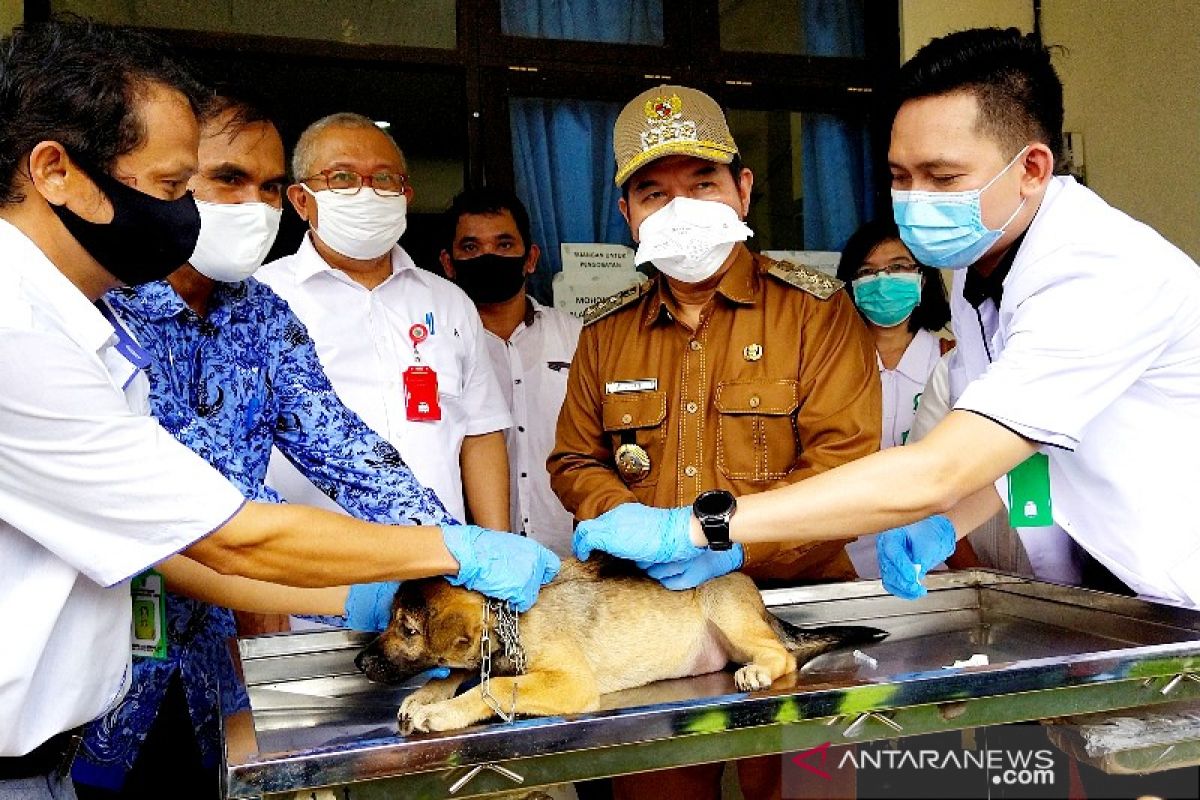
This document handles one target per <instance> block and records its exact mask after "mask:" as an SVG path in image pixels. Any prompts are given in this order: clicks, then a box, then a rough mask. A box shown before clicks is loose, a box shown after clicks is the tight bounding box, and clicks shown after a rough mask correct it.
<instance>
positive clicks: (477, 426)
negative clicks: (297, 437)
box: [254, 236, 512, 520]
mask: <svg viewBox="0 0 1200 800" xmlns="http://www.w3.org/2000/svg"><path fill="white" fill-rule="evenodd" d="M391 255H392V274H391V276H390V277H388V278H387V280H385V281H384V282H383V283H381V284H379V285H378V286H376V287H375V288H374V289H370V290H368V289H366V288H365V287H363V286H361V285H360V284H358V283H355V282H354V280H353V279H352V278H351V277H350V276H349V275H347V274H346V273H344V272H342V271H341V270H338V269H335V268H333V267H331V266H329V265H328V264H327V263H326V262H325V259H323V258H321V256H320V254H319V253H317V251H316V249H315V248H314V247H313V245H312V241H311V239H310V237H308V236H305V237H304V242H303V243H302V244H301V245H300V249H299V250H298V251H296V253H295V255H291V256H287V257H285V258H281V259H279V260H278V261H274V262H272V263H270V264H267V265H266V266H264V267H263V268H262V269H260V270H259V271H258V272H256V273H255V275H254V277H256V278H258V279H259V280H260V281H262V282H263V283H265V284H267V285H268V286H270V287H271V288H272V289H274V290H275V292H276V293H277V294H279V296H280V297H282V298H283V299H284V300H286V301H287V303H288V305H290V306H291V307H292V311H294V312H295V314H296V316H297V317H299V318H300V321H301V322H303V323H304V325H305V327H307V328H308V332H309V335H310V336H312V338H313V341H314V342H315V344H316V346H317V355H318V356H320V358H321V364H322V366H324V367H325V372H326V374H327V375H328V376H329V380H330V382H331V383H332V384H333V388H334V390H335V391H337V393H338V396H339V397H340V398H341V399H342V402H344V403H345V404H346V406H347V407H348V408H350V409H351V410H353V411H354V412H355V413H357V414H358V415H359V416H360V417H362V419H363V422H365V423H367V425H368V426H369V427H370V428H372V429H374V430H375V431H376V432H377V433H379V434H380V435H381V436H383V437H384V438H386V439H387V440H388V441H389V442H391V443H392V445H394V446H395V448H396V449H397V450H399V451H400V455H401V456H402V457H403V458H404V461H405V463H407V464H408V466H409V468H410V469H411V470H412V471H413V474H414V475H415V476H416V477H417V480H419V481H420V482H421V483H422V484H424V485H425V486H427V487H429V488H430V489H433V491H434V492H435V493H436V494H437V496H438V498H439V499H440V500H441V501H442V503H443V505H445V506H446V509H447V510H448V511H449V512H450V513H451V514H453V515H454V516H455V517H456V518H457V519H459V520H465V519H466V505H465V503H464V502H463V489H462V470H461V468H460V466H459V452H460V451H461V449H462V442H463V439H464V438H465V437H467V436H477V435H480V434H484V433H491V432H492V431H498V430H502V429H504V428H507V427H509V426H511V425H512V418H511V417H510V416H509V413H508V405H507V404H506V403H505V400H504V396H503V395H502V394H501V392H500V386H499V384H498V383H497V382H496V376H495V374H494V373H493V372H492V367H491V364H490V360H489V358H488V354H487V347H486V345H485V344H484V335H483V333H484V331H483V323H481V322H480V321H479V312H477V311H476V310H475V306H474V305H472V303H471V301H470V299H469V298H468V297H467V296H466V294H464V293H463V291H462V290H461V289H459V288H458V287H457V286H455V285H454V284H453V283H451V282H450V281H448V280H446V279H445V278H440V277H438V276H437V275H434V274H433V273H431V272H428V271H427V270H423V269H420V268H419V267H417V265H416V264H414V263H413V261H412V259H411V258H409V256H408V253H406V252H404V250H403V249H401V248H400V247H399V246H397V247H394V248H392V254H391ZM417 323H420V324H422V325H425V326H426V327H427V328H428V329H429V338H428V339H426V340H425V341H424V342H422V343H421V345H420V347H419V352H420V357H421V360H420V363H421V364H424V365H426V366H429V367H432V368H433V370H434V371H435V372H436V373H437V383H438V403H439V405H440V406H441V412H442V418H441V419H440V420H437V421H426V422H414V421H409V419H408V416H407V412H406V411H405V406H404V385H403V374H404V371H405V370H406V369H408V368H409V367H411V366H414V365H416V364H417V363H418V362H417V359H416V357H415V354H414V350H413V343H412V340H411V339H410V338H409V328H410V327H412V326H413V325H414V324H417ZM267 483H268V484H269V485H271V486H273V487H275V488H276V489H278V490H279V492H280V493H281V494H282V495H283V496H284V497H285V498H287V499H288V500H290V501H292V502H296V503H306V504H310V505H316V506H321V507H322V508H328V509H332V510H335V511H341V509H340V508H339V507H338V506H337V504H335V503H334V502H333V501H332V500H330V499H329V498H327V497H326V496H325V495H324V494H322V493H321V491H320V490H319V489H317V487H315V486H313V485H312V483H310V482H309V481H308V479H307V478H305V477H304V476H303V475H301V474H300V472H299V471H298V470H297V469H296V468H295V467H293V466H292V465H291V463H290V462H288V460H287V459H286V458H284V457H283V456H282V455H281V454H280V453H279V452H277V451H275V452H272V454H271V465H270V467H269V469H268V471H267ZM342 513H345V512H342Z"/></svg>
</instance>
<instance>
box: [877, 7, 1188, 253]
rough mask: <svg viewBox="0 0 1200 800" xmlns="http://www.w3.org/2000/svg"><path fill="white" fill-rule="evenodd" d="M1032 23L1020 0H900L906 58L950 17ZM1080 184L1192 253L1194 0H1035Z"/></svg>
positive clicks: (965, 22) (955, 25) (971, 23)
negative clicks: (1079, 146)
mask: <svg viewBox="0 0 1200 800" xmlns="http://www.w3.org/2000/svg"><path fill="white" fill-rule="evenodd" d="M986 25H995V26H1000V27H1006V26H1016V27H1018V28H1021V29H1022V30H1025V31H1030V30H1032V29H1033V3H1032V2H1031V0H900V26H901V32H900V45H901V52H902V54H903V56H904V57H905V58H908V57H910V56H911V55H912V54H913V53H914V52H916V50H917V49H918V48H920V47H921V45H923V44H924V43H925V42H927V41H929V39H931V38H933V37H935V36H940V35H942V34H945V33H950V32H951V31H955V30H960V29H962V28H969V27H977V26H986ZM1042 37H1043V40H1044V41H1045V42H1046V43H1047V44H1051V45H1054V44H1058V45H1063V46H1064V47H1065V48H1066V52H1061V53H1058V52H1056V53H1055V54H1054V56H1053V58H1054V64H1055V67H1056V68H1057V69H1058V71H1059V75H1060V76H1061V77H1062V79H1063V89H1064V104H1065V112H1066V118H1065V125H1064V127H1065V128H1066V130H1068V131H1078V132H1082V133H1083V134H1084V156H1085V168H1086V172H1087V180H1088V185H1089V186H1091V188H1093V189H1095V190H1096V191H1097V192H1098V193H1099V194H1100V195H1101V196H1103V197H1104V198H1105V199H1107V200H1108V201H1109V202H1110V203H1112V204H1113V205H1115V206H1117V207H1118V208H1120V209H1122V210H1124V211H1126V212H1128V213H1129V214H1131V215H1133V216H1134V217H1136V218H1138V219H1140V220H1142V221H1143V222H1146V223H1147V224H1149V225H1151V226H1153V227H1154V228H1156V229H1157V230H1159V231H1160V232H1161V233H1162V234H1163V235H1164V236H1166V237H1167V238H1168V239H1170V240H1171V241H1172V242H1174V243H1175V244H1177V245H1178V246H1179V247H1181V248H1183V249H1184V250H1185V251H1187V252H1188V253H1189V254H1190V255H1191V256H1192V257H1193V258H1195V259H1198V260H1200V2H1197V1H1196V0H1043V1H1042Z"/></svg>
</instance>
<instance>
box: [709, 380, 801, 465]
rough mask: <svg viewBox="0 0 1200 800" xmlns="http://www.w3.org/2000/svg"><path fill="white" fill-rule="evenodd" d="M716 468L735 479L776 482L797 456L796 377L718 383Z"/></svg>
mask: <svg viewBox="0 0 1200 800" xmlns="http://www.w3.org/2000/svg"><path fill="white" fill-rule="evenodd" d="M714 405H715V406H716V409H717V469H719V470H720V471H721V474H723V475H724V476H725V477H726V478H729V479H730V480H739V481H776V480H779V479H781V478H784V477H786V476H787V474H788V473H789V472H791V471H792V469H793V467H795V465H796V460H797V459H798V458H799V457H800V442H799V436H798V434H797V431H796V409H798V408H799V407H800V391H799V386H798V384H797V382H796V381H794V380H777V381H722V382H720V383H718V384H717V392H716V398H715V400H714Z"/></svg>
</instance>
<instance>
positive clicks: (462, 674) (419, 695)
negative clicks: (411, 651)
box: [397, 669, 471, 736]
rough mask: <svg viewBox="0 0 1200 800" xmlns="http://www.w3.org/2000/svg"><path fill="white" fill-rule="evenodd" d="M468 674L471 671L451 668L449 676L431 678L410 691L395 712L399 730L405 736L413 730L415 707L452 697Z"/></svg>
mask: <svg viewBox="0 0 1200 800" xmlns="http://www.w3.org/2000/svg"><path fill="white" fill-rule="evenodd" d="M470 675H471V673H470V672H468V671H467V670H463V669H456V670H452V671H451V672H450V675H449V677H446V678H441V679H436V680H431V681H429V682H427V683H426V684H425V685H424V686H422V687H420V688H419V689H415V690H414V691H412V692H411V693H410V694H409V695H408V697H405V698H404V700H403V701H402V702H401V703H400V711H399V713H398V714H397V718H398V719H399V721H400V732H401V733H402V734H404V735H405V736H407V735H408V734H410V733H412V732H413V730H414V727H413V723H412V715H413V711H414V710H415V709H418V708H423V707H425V706H430V705H434V704H436V703H440V702H443V701H445V700H449V699H450V698H451V697H454V693H455V692H456V691H458V687H459V686H461V685H462V682H463V681H465V680H466V679H467V678H468V677H470Z"/></svg>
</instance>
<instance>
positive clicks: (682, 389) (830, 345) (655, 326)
mask: <svg viewBox="0 0 1200 800" xmlns="http://www.w3.org/2000/svg"><path fill="white" fill-rule="evenodd" d="M736 252H737V254H738V255H737V257H736V260H735V262H734V264H733V266H732V267H731V268H730V269H729V271H728V272H727V273H726V274H725V276H724V278H723V279H722V280H721V282H720V284H719V285H718V286H717V289H716V292H715V294H714V297H713V300H712V301H711V302H710V303H709V305H708V306H707V307H706V308H705V310H704V312H703V314H702V315H701V321H700V324H699V327H698V328H697V329H696V330H695V331H693V330H691V329H689V328H688V327H687V326H686V325H684V324H683V323H681V322H679V321H678V313H677V311H678V305H677V303H676V301H675V299H674V297H673V295H672V294H671V292H670V289H669V287H668V286H667V285H666V283H665V280H664V279H663V278H661V277H658V278H655V279H654V282H653V283H652V287H651V288H650V289H649V290H648V291H646V292H644V293H643V294H642V295H641V297H640V298H638V299H637V300H636V301H634V302H630V303H629V304H627V305H626V306H624V307H623V308H621V309H620V310H618V311H616V312H614V313H612V314H610V315H608V316H606V317H604V318H602V319H599V320H597V321H596V322H594V323H592V324H590V325H587V326H586V327H585V328H584V329H583V333H582V335H581V337H580V339H579V347H578V349H577V351H576V353H575V360H574V361H573V362H572V364H571V372H570V377H569V378H568V380H567V396H566V399H565V401H564V403H563V407H562V412H561V413H560V415H559V418H558V429H557V433H556V441H555V445H554V451H553V452H552V453H551V454H550V458H549V460H548V461H547V468H548V469H549V471H550V483H551V486H552V488H553V489H554V492H555V493H556V494H557V495H558V497H559V499H560V500H562V502H563V505H564V506H566V508H567V510H568V511H570V512H572V513H573V514H574V515H575V518H576V519H591V518H593V517H597V516H599V515H600V514H602V513H604V512H605V511H608V510H609V509H611V508H614V507H616V506H618V505H621V504H622V503H628V502H639V503H643V504H645V505H648V506H657V507H660V508H667V507H674V506H681V505H689V504H691V502H692V501H693V500H694V499H695V498H696V495H698V494H699V493H700V492H702V491H704V490H706V489H727V490H729V491H730V492H733V494H735V495H747V494H754V493H756V492H762V491H765V490H767V489H771V488H774V487H777V486H783V485H785V484H790V483H795V482H796V481H801V480H804V479H805V478H807V477H809V476H810V475H815V474H816V473H818V472H823V471H825V470H828V469H832V468H833V467H836V466H838V465H839V464H844V463H846V462H848V461H853V460H854V459H856V458H861V457H862V456H865V455H867V454H869V453H872V452H874V451H875V450H877V449H878V448H879V436H880V420H881V418H882V413H883V412H882V409H881V399H880V384H879V371H878V368H877V365H876V356H875V348H874V345H873V343H872V342H871V338H870V334H869V333H868V332H867V329H866V327H865V326H864V325H863V323H862V320H861V319H860V318H859V316H858V313H857V312H856V311H855V310H854V305H853V303H852V302H851V301H850V298H849V297H848V296H847V294H846V292H845V291H843V290H838V291H837V292H835V293H834V294H833V295H832V296H831V297H829V298H828V299H826V300H822V299H820V298H819V297H816V296H814V295H812V294H809V293H808V292H806V291H804V290H802V289H799V288H796V287H795V286H792V285H789V284H788V283H786V282H784V281H783V280H780V279H779V278H777V277H775V276H772V275H769V274H768V272H767V271H768V270H769V269H771V268H772V267H774V266H776V265H775V262H773V261H771V260H770V259H768V258H765V257H763V256H759V255H755V254H752V253H751V252H750V251H749V250H748V249H746V247H745V246H744V245H738V248H737V251H736ZM643 379H654V380H656V381H657V386H656V387H655V388H648V384H641V386H642V387H643V388H640V389H638V390H636V391H626V390H627V389H631V388H634V385H633V384H630V383H625V384H621V383H619V382H622V381H625V382H631V381H640V380H643ZM608 384H616V385H612V386H608ZM633 441H636V443H637V444H638V445H639V446H641V447H642V448H644V449H645V451H646V453H647V454H648V455H649V457H650V471H649V473H648V474H646V475H645V476H644V477H641V478H637V479H631V480H629V481H627V480H626V479H624V478H623V477H622V476H621V474H620V472H619V471H618V470H617V468H616V466H615V461H614V453H615V452H616V450H617V449H618V448H619V447H620V446H621V445H622V444H625V443H631V442H633ZM843 545H844V542H829V543H823V544H819V545H808V546H795V545H791V544H788V543H781V544H776V543H764V544H752V545H748V546H746V562H745V566H744V567H743V570H744V571H745V572H746V573H748V574H749V575H750V576H751V577H754V578H755V579H757V580H759V581H760V582H762V581H767V582H792V581H796V580H811V579H822V578H824V579H849V578H854V577H855V573H854V568H853V566H852V565H851V564H850V559H849V558H848V557H847V556H846V553H845V549H844V546H843Z"/></svg>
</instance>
